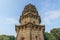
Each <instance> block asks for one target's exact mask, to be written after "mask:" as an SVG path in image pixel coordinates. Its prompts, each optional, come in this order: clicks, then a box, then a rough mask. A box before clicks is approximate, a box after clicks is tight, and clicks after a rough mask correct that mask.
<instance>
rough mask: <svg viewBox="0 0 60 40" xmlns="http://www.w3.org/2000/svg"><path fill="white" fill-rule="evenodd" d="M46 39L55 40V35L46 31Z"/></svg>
mask: <svg viewBox="0 0 60 40" xmlns="http://www.w3.org/2000/svg"><path fill="white" fill-rule="evenodd" d="M45 40H55V37H54V36H53V35H52V34H50V33H48V32H45Z"/></svg>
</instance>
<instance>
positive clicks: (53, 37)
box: [44, 28, 60, 40]
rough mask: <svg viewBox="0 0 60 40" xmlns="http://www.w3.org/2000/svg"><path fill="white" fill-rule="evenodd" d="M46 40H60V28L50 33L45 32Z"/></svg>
mask: <svg viewBox="0 0 60 40" xmlns="http://www.w3.org/2000/svg"><path fill="white" fill-rule="evenodd" d="M44 35H45V40H60V28H55V29H52V30H51V32H50V33H48V32H45V33H44Z"/></svg>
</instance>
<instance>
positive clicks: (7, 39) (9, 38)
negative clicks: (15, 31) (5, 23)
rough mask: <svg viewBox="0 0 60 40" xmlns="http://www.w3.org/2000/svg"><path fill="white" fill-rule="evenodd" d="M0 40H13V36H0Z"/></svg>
mask: <svg viewBox="0 0 60 40" xmlns="http://www.w3.org/2000/svg"><path fill="white" fill-rule="evenodd" d="M0 40H15V37H14V36H6V35H0Z"/></svg>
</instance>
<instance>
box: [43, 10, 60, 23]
mask: <svg viewBox="0 0 60 40" xmlns="http://www.w3.org/2000/svg"><path fill="white" fill-rule="evenodd" d="M58 18H60V10H53V11H48V12H45V16H44V18H43V21H44V24H52V22H51V20H56V19H58Z"/></svg>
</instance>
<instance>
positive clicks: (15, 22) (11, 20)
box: [6, 18, 19, 24]
mask: <svg viewBox="0 0 60 40" xmlns="http://www.w3.org/2000/svg"><path fill="white" fill-rule="evenodd" d="M6 22H7V24H19V22H18V20H16V19H14V18H6Z"/></svg>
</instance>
